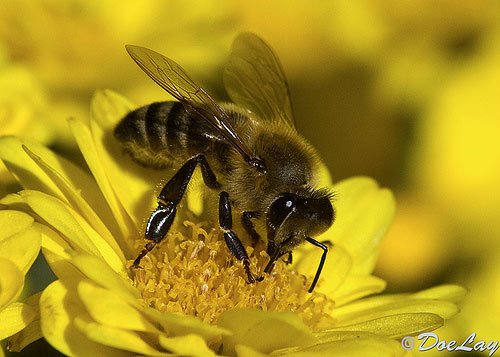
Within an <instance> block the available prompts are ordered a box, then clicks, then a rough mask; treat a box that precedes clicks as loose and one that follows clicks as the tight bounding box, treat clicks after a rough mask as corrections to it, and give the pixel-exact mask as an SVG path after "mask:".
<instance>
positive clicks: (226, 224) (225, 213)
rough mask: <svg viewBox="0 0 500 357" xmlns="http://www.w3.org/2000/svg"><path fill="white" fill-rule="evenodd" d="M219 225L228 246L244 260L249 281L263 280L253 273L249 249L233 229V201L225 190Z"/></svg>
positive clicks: (222, 195) (220, 208) (222, 196)
mask: <svg viewBox="0 0 500 357" xmlns="http://www.w3.org/2000/svg"><path fill="white" fill-rule="evenodd" d="M219 225H220V228H221V229H222V231H223V232H224V240H225V241H226V244H227V247H228V248H229V250H230V251H231V253H232V254H233V255H234V256H235V258H236V259H238V260H241V261H242V262H243V267H244V268H245V272H246V273H247V277H248V283H249V284H252V283H255V281H261V280H262V278H261V277H258V278H255V277H254V276H253V275H252V272H251V271H250V258H248V254H247V251H246V250H245V247H243V244H242V243H241V240H240V239H239V238H238V236H237V235H236V233H234V232H233V231H232V230H231V228H232V227H233V217H232V213H231V203H230V202H229V194H228V193H227V192H225V191H222V192H221V193H220V194H219Z"/></svg>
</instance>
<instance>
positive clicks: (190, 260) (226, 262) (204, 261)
mask: <svg viewBox="0 0 500 357" xmlns="http://www.w3.org/2000/svg"><path fill="white" fill-rule="evenodd" d="M184 225H185V228H180V229H179V230H177V231H173V232H171V233H169V235H168V237H166V238H165V240H164V241H163V242H162V243H161V244H159V245H158V246H156V247H155V249H153V250H152V251H151V252H150V253H148V255H147V256H146V257H145V258H144V259H143V261H142V262H141V266H142V267H143V269H135V270H134V272H135V273H134V284H135V286H136V287H137V288H138V289H139V290H140V291H141V293H142V297H143V299H144V302H145V303H146V304H147V305H148V306H151V307H153V308H155V309H157V310H159V311H162V312H182V313H185V314H189V315H193V316H195V317H197V318H199V319H201V320H203V321H204V322H207V323H211V324H215V323H216V322H217V319H218V317H219V315H220V314H221V313H222V312H224V311H226V310H229V309H232V308H260V309H262V310H268V311H294V312H296V313H297V314H299V316H301V318H302V319H303V320H304V322H305V323H306V324H308V325H309V326H310V327H311V328H312V329H314V328H315V327H317V326H319V325H321V324H322V323H324V322H325V319H330V318H329V316H328V315H326V314H325V313H323V312H322V311H324V310H325V308H326V306H327V305H329V304H333V302H332V301H331V300H329V299H327V298H326V297H325V296H324V295H321V294H318V293H313V294H309V293H308V292H307V288H308V286H309V285H308V284H310V281H307V280H308V279H306V277H304V276H303V275H300V274H298V273H297V272H296V271H294V270H293V269H291V268H290V267H289V266H287V265H286V264H285V263H284V262H282V261H278V262H276V265H275V267H274V269H273V271H272V273H271V274H264V273H263V272H262V270H263V267H264V266H265V264H267V262H268V261H269V256H268V255H267V253H266V252H265V249H264V247H263V246H264V244H263V243H262V242H259V244H258V245H257V246H256V247H255V249H254V248H251V247H249V248H248V249H247V252H248V255H249V257H250V263H251V270H252V272H253V273H254V275H255V276H261V275H262V274H264V280H263V281H261V282H257V283H254V284H248V283H247V281H246V273H245V271H244V268H243V265H242V264H241V263H240V262H239V261H237V260H236V259H235V258H234V257H233V256H232V255H231V253H230V252H229V249H228V248H227V246H226V244H225V242H224V240H221V239H219V232H218V230H216V229H211V230H210V231H209V232H207V230H205V229H203V228H202V225H203V223H198V224H195V223H192V222H190V221H185V222H184ZM181 231H182V232H181ZM130 264H131V262H130ZM309 280H310V279H309Z"/></svg>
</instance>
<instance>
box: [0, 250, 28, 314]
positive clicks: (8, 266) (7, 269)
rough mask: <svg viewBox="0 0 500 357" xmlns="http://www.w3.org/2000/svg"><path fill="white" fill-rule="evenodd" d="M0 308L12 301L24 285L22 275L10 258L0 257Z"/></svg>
mask: <svg viewBox="0 0 500 357" xmlns="http://www.w3.org/2000/svg"><path fill="white" fill-rule="evenodd" d="M0 272H1V274H0V309H2V308H3V307H5V306H7V305H8V304H10V303H11V302H12V301H14V300H15V299H16V298H17V297H18V296H19V294H21V291H22V290H23V286H24V275H23V273H22V272H21V270H19V268H18V267H17V265H16V264H14V263H13V262H12V261H11V260H8V259H5V258H0Z"/></svg>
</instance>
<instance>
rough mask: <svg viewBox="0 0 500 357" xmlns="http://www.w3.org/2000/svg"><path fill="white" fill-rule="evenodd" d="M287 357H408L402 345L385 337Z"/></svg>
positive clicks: (334, 344)
mask: <svg viewBox="0 0 500 357" xmlns="http://www.w3.org/2000/svg"><path fill="white" fill-rule="evenodd" d="M286 356H287V357H316V356H317V357H323V356H335V357H337V356H346V357H351V356H370V357H372V356H373V357H378V356H381V357H382V356H383V357H388V356H391V357H394V356H408V354H407V351H405V350H404V349H403V348H402V347H401V344H400V343H399V342H397V341H395V340H391V339H388V338H383V337H371V338H353V339H345V340H340V341H335V342H325V343H320V344H317V345H312V346H307V347H304V348H298V349H296V350H295V351H288V352H287V353H286Z"/></svg>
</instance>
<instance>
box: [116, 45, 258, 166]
mask: <svg viewBox="0 0 500 357" xmlns="http://www.w3.org/2000/svg"><path fill="white" fill-rule="evenodd" d="M125 47H126V49H127V52H128V53H129V55H130V57H132V59H133V60H134V61H135V62H136V63H137V64H138V65H139V67H141V69H142V70H143V71H144V72H146V74H147V75H148V76H149V77H151V79H152V80H154V81H155V82H156V83H157V84H158V85H159V86H160V87H162V88H163V89H165V90H166V91H167V92H168V93H170V94H171V95H172V96H174V98H176V99H177V100H179V101H180V102H182V103H183V104H184V105H185V106H187V108H188V109H190V110H192V111H194V112H195V113H197V114H198V115H199V116H200V117H202V118H203V119H205V120H206V121H207V122H208V123H209V124H210V125H212V127H213V128H214V129H215V130H216V131H217V132H219V133H220V134H221V135H222V136H224V138H225V139H227V140H228V142H229V143H230V144H231V145H233V147H234V148H236V149H237V150H238V151H239V152H240V153H241V154H242V155H243V157H244V158H245V159H246V160H247V162H249V161H252V160H251V159H252V156H251V153H250V151H249V150H248V148H247V146H246V145H245V144H244V143H243V141H242V140H241V139H240V137H239V136H238V135H237V133H236V131H235V130H234V129H233V128H232V126H231V124H230V118H229V117H228V115H227V113H226V112H225V111H224V110H223V109H222V108H221V107H220V106H219V105H218V104H217V103H216V102H215V100H214V99H212V97H210V96H209V95H208V94H207V93H206V92H205V91H204V90H203V89H202V88H200V86H198V85H197V84H196V83H195V82H194V81H193V80H192V79H191V78H189V76H188V75H187V73H186V72H185V71H184V69H183V68H182V67H181V66H179V65H178V64H177V63H176V62H174V61H173V60H171V59H170V58H167V57H165V56H163V55H161V54H159V53H157V52H155V51H153V50H150V49H148V48H145V47H140V46H133V45H127V46H125Z"/></svg>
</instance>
